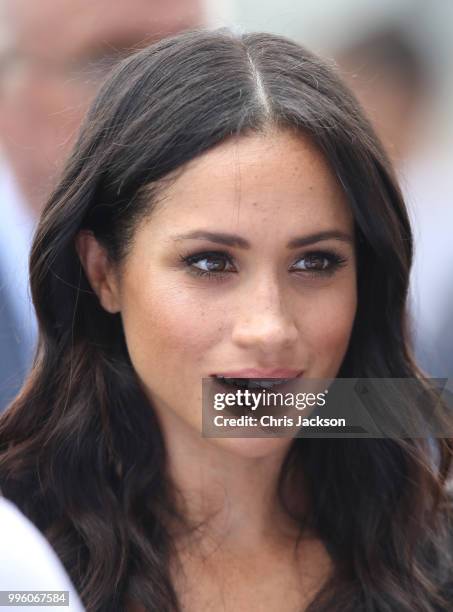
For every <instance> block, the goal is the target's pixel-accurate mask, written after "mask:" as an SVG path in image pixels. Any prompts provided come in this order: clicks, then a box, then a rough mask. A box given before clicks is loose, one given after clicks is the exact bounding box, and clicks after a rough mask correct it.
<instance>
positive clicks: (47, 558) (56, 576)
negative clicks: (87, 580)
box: [0, 496, 84, 612]
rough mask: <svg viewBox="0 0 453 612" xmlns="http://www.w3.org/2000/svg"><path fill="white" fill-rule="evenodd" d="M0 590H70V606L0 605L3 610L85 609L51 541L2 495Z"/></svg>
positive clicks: (60, 611)
mask: <svg viewBox="0 0 453 612" xmlns="http://www.w3.org/2000/svg"><path fill="white" fill-rule="evenodd" d="M0 591H69V606H39V607H34V606H5V607H3V606H0V610H15V611H18V610H22V611H23V612H26V611H27V612H30V610H48V611H49V612H65V611H66V612H68V611H69V612H84V608H83V607H82V605H81V603H80V600H79V597H78V595H77V592H76V590H75V589H74V587H73V585H72V583H71V581H70V579H69V577H68V575H67V573H66V572H65V570H64V568H63V566H62V564H61V563H60V561H59V559H58V557H57V555H56V553H55V552H54V550H53V549H52V547H51V546H50V544H49V543H48V541H47V540H46V539H45V537H44V536H43V535H42V533H41V532H40V531H39V530H38V529H37V528H36V527H35V526H34V525H33V523H31V522H30V521H29V520H28V519H27V518H26V517H25V516H24V515H23V514H22V513H21V512H20V511H19V509H18V508H17V507H16V506H15V505H14V504H13V503H11V502H10V501H9V500H7V499H5V498H4V497H1V496H0Z"/></svg>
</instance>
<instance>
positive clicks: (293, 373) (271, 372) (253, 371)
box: [213, 368, 303, 378]
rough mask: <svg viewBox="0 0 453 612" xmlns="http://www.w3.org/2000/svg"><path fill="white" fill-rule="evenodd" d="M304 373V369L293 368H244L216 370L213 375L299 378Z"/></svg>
mask: <svg viewBox="0 0 453 612" xmlns="http://www.w3.org/2000/svg"><path fill="white" fill-rule="evenodd" d="M302 373H303V372H302V370H295V369H291V368H267V369H265V368H244V369H242V370H230V371H227V372H216V373H215V374H213V376H216V377H218V376H222V377H223V378H297V377H299V376H301V375H302Z"/></svg>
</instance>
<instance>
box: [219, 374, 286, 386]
mask: <svg viewBox="0 0 453 612" xmlns="http://www.w3.org/2000/svg"><path fill="white" fill-rule="evenodd" d="M216 378H217V379H219V380H221V381H222V382H225V383H227V384H229V385H234V386H236V387H244V388H247V389H270V388H271V387H274V386H275V385H282V384H284V383H286V382H288V381H289V380H292V379H291V378H271V379H269V378H264V379H260V378H229V377H226V376H216Z"/></svg>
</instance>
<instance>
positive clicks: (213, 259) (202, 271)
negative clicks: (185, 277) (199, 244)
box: [181, 251, 235, 278]
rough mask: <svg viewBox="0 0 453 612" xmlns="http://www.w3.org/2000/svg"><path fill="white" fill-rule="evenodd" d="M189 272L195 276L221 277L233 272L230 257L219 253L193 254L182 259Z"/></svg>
mask: <svg viewBox="0 0 453 612" xmlns="http://www.w3.org/2000/svg"><path fill="white" fill-rule="evenodd" d="M181 259H182V261H183V262H184V263H185V264H186V265H187V267H188V268H189V270H190V272H191V273H192V274H195V275H196V276H208V277H211V278H212V277H217V278H218V277H223V276H225V274H227V273H230V272H235V269H234V266H233V263H232V261H231V257H230V256H229V255H227V254H226V253H222V252H221V251H209V252H204V253H195V254H193V255H189V256H187V257H182V258H181Z"/></svg>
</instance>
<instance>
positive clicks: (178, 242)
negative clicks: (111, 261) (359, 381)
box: [115, 131, 357, 456]
mask: <svg viewBox="0 0 453 612" xmlns="http://www.w3.org/2000/svg"><path fill="white" fill-rule="evenodd" d="M164 196H165V197H164V200H163V201H162V202H160V203H159V204H158V205H157V207H156V209H155V210H154V211H153V212H152V214H151V215H150V216H149V218H148V219H147V220H146V221H145V222H142V223H141V224H140V225H139V227H138V229H137V231H136V234H135V240H134V243H133V245H132V248H131V251H130V253H129V254H128V255H127V257H126V259H125V260H124V262H123V264H122V266H121V273H120V275H118V277H117V278H118V280H117V284H116V290H115V291H116V297H115V299H116V300H117V305H118V308H119V309H120V311H121V316H122V319H123V323H124V330H125V335H126V341H127V345H128V349H129V353H130V357H131V360H132V363H133V365H134V367H135V369H136V371H137V374H138V376H139V378H140V380H141V382H142V385H143V387H144V389H145V391H146V393H147V395H148V397H149V398H150V400H151V402H152V404H153V406H154V407H155V409H156V410H157V413H158V415H159V417H160V418H161V419H162V421H163V423H164V424H165V423H167V425H168V427H171V426H172V425H171V424H172V423H173V425H174V426H176V424H178V427H185V428H187V431H188V432H191V433H192V434H193V433H196V434H197V435H198V436H199V432H200V431H201V390H202V378H207V377H209V376H211V375H213V374H222V373H228V372H231V371H237V370H243V369H245V368H260V369H264V368H266V369H269V368H285V369H287V368H289V369H291V370H294V371H296V372H300V371H303V376H305V377H310V378H332V377H335V376H336V375H337V373H338V370H339V368H340V365H341V363H342V360H343V357H344V355H345V352H346V349H347V346H348V342H349V338H350V334H351V328H352V325H353V321H354V316H355V312H356V302H357V293H356V265H355V252H354V240H353V217H352V214H351V211H350V209H349V207H348V204H347V202H346V199H345V196H344V194H343V192H342V189H341V188H340V185H339V183H338V182H337V180H336V178H335V176H334V175H333V173H332V171H331V170H330V169H329V167H328V165H327V163H326V162H325V160H324V158H323V156H322V155H321V154H320V152H319V151H318V150H317V149H316V148H315V146H314V145H313V144H312V143H311V142H310V141H309V140H308V139H307V138H305V137H303V136H301V135H297V136H296V135H294V134H292V133H291V132H289V131H275V132H269V133H267V134H266V135H252V136H246V137H241V138H238V139H231V140H229V141H228V142H224V143H222V144H220V145H219V146H217V147H216V148H215V149H213V150H211V151H209V152H207V153H205V154H203V155H201V156H200V157H198V158H197V159H195V160H194V161H192V162H191V163H190V164H188V166H187V168H186V169H185V171H184V172H183V173H182V174H181V175H180V176H179V177H178V178H177V179H176V180H175V182H174V183H172V184H171V185H170V186H168V187H166V188H165V192H164ZM211 441H212V439H211ZM244 442H247V445H244ZM249 442H250V439H248V440H243V439H242V440H241V439H239V438H230V439H228V438H221V439H216V440H215V443H216V444H221V445H222V446H223V447H225V446H226V447H228V448H229V449H230V450H232V451H234V452H238V453H252V454H253V453H255V456H256V454H262V453H267V452H270V450H272V449H275V448H276V446H278V445H279V444H280V445H281V444H282V443H284V441H283V442H282V440H281V439H275V438H267V439H258V440H257V439H255V440H254V443H253V445H252V446H250V444H248V443H249Z"/></svg>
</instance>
